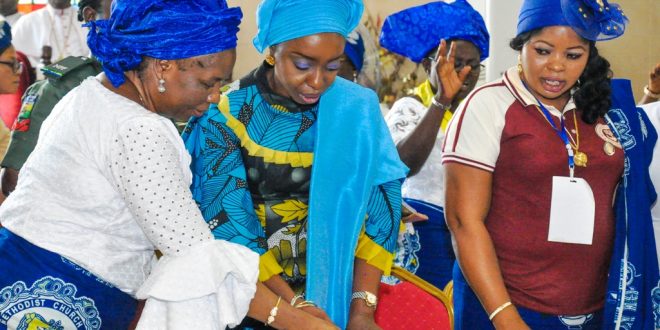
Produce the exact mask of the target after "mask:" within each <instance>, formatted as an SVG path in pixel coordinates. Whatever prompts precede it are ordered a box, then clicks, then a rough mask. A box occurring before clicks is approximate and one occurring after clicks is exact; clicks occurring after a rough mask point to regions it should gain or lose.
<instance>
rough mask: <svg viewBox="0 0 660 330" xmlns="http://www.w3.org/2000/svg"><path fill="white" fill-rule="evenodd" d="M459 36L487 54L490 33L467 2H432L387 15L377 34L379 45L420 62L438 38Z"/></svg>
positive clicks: (484, 56)
mask: <svg viewBox="0 0 660 330" xmlns="http://www.w3.org/2000/svg"><path fill="white" fill-rule="evenodd" d="M441 39H445V40H449V39H460V40H466V41H469V42H471V43H473V44H474V45H475V46H476V47H477V48H478V49H479V51H480V52H481V60H482V61H483V60H485V59H486V58H487V57H488V47H489V40H490V35H489V34H488V29H486V23H484V19H483V17H481V15H480V14H479V12H477V11H476V10H474V8H472V6H470V4H469V3H467V1H466V0H456V1H455V2H454V3H451V4H449V3H445V2H442V1H436V2H431V3H428V4H425V5H422V6H417V7H411V8H407V9H404V10H402V11H400V12H398V13H394V14H392V15H390V16H388V17H387V18H386V19H385V22H384V23H383V30H382V31H381V33H380V45H381V46H382V47H384V48H386V49H388V50H389V51H391V52H394V53H397V54H399V55H403V56H405V57H407V58H409V59H411V60H412V61H414V62H417V63H419V62H421V61H422V60H423V59H424V57H426V54H428V53H429V52H430V51H431V50H434V49H436V48H438V45H439V44H440V40H441Z"/></svg>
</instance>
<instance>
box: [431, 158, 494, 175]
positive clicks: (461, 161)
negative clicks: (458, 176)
mask: <svg viewBox="0 0 660 330" xmlns="http://www.w3.org/2000/svg"><path fill="white" fill-rule="evenodd" d="M446 163H459V164H463V165H468V166H472V167H476V168H479V169H482V170H486V171H488V172H494V171H495V167H493V166H490V165H488V164H484V163H481V162H478V161H476V160H472V159H468V158H464V157H460V156H454V155H443V156H442V164H446Z"/></svg>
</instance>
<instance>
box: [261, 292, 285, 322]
mask: <svg viewBox="0 0 660 330" xmlns="http://www.w3.org/2000/svg"><path fill="white" fill-rule="evenodd" d="M280 301H282V297H277V303H276V304H275V307H273V309H271V310H270V315H268V321H267V322H266V323H265V324H266V325H270V324H271V323H273V322H275V317H276V316H277V310H278V306H280Z"/></svg>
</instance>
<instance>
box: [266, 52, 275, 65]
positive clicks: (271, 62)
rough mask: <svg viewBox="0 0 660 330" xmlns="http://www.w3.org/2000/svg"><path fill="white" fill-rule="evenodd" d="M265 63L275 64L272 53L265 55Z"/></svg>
mask: <svg viewBox="0 0 660 330" xmlns="http://www.w3.org/2000/svg"><path fill="white" fill-rule="evenodd" d="M266 63H268V64H269V65H270V66H273V65H275V58H274V57H273V55H270V54H269V55H266Z"/></svg>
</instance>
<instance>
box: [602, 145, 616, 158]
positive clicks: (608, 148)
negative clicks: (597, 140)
mask: <svg viewBox="0 0 660 330" xmlns="http://www.w3.org/2000/svg"><path fill="white" fill-rule="evenodd" d="M603 151H604V152H605V154H606V155H608V156H612V155H614V152H616V149H615V147H614V145H613V144H611V143H609V142H605V144H603Z"/></svg>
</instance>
